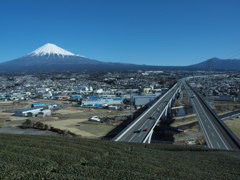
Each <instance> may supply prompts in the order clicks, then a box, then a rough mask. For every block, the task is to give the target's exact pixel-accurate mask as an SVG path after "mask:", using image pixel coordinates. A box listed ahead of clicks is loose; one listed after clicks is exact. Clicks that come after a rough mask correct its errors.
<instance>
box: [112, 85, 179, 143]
mask: <svg viewBox="0 0 240 180" xmlns="http://www.w3.org/2000/svg"><path fill="white" fill-rule="evenodd" d="M180 84H181V82H178V83H176V84H175V85H174V86H173V87H172V88H171V89H170V90H168V91H167V92H166V93H165V94H164V95H163V96H162V97H161V98H160V99H159V100H158V101H157V102H156V103H155V104H153V105H152V106H151V107H150V108H149V109H147V110H146V111H145V112H144V113H143V114H142V115H141V116H140V117H139V118H137V119H136V120H135V121H134V122H133V123H131V124H130V125H129V126H127V127H126V128H125V129H124V130H123V131H122V132H121V133H120V134H119V135H118V136H117V137H116V138H115V139H114V140H115V141H125V142H143V141H144V139H145V138H146V136H147V135H148V133H149V131H150V130H151V129H152V128H153V126H155V125H156V123H157V121H158V120H159V118H160V115H162V114H163V113H164V110H165V108H167V105H168V103H169V101H170V100H171V98H172V97H173V95H174V94H175V92H176V91H177V90H178V89H179V87H180Z"/></svg>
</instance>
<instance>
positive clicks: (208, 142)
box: [191, 100, 213, 148]
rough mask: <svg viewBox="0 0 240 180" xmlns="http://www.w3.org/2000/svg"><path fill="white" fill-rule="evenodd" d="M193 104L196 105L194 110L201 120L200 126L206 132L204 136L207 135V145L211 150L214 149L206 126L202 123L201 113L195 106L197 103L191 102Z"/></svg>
mask: <svg viewBox="0 0 240 180" xmlns="http://www.w3.org/2000/svg"><path fill="white" fill-rule="evenodd" d="M191 102H192V104H193V105H194V106H193V107H194V109H195V111H196V113H197V117H198V118H199V124H200V126H201V127H202V130H203V131H204V133H203V134H204V135H205V138H206V141H207V144H208V145H209V146H210V148H213V145H212V142H211V140H210V138H209V136H208V133H207V131H206V129H205V126H204V125H203V123H202V120H201V118H200V114H199V112H198V111H197V110H196V108H195V107H196V105H195V102H194V101H193V100H191Z"/></svg>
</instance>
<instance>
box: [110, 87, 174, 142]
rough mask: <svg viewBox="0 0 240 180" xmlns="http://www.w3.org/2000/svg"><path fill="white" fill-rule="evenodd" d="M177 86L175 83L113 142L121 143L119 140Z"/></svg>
mask: <svg viewBox="0 0 240 180" xmlns="http://www.w3.org/2000/svg"><path fill="white" fill-rule="evenodd" d="M176 85H177V83H175V85H174V86H173V87H171V88H170V89H169V90H168V91H167V92H166V93H165V94H164V95H163V96H161V97H160V98H159V99H158V100H157V101H156V102H155V103H154V104H153V105H152V106H151V107H149V108H148V109H146V110H145V111H144V112H143V113H142V115H140V116H139V117H138V118H137V119H135V120H134V121H132V122H131V123H130V124H129V125H128V126H127V127H126V128H124V129H123V130H122V131H121V132H120V133H119V135H117V136H115V137H114V138H113V139H112V140H113V141H119V139H120V138H121V137H122V136H124V135H125V134H126V133H127V132H128V131H129V129H131V128H132V127H133V126H134V125H135V124H136V123H137V122H138V121H140V120H141V118H142V117H143V116H144V115H145V114H147V113H148V112H149V111H150V110H151V109H152V108H153V107H155V105H156V104H158V103H159V102H160V101H161V100H162V99H163V98H164V97H165V96H166V95H167V94H168V93H169V92H170V91H171V90H172V89H174V87H175V86H176Z"/></svg>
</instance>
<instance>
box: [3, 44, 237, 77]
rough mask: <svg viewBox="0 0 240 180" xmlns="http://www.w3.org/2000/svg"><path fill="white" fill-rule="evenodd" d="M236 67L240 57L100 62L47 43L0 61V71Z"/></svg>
mask: <svg viewBox="0 0 240 180" xmlns="http://www.w3.org/2000/svg"><path fill="white" fill-rule="evenodd" d="M166 69H169V70H173V69H176V70H177V69H179V70H208V69H210V70H240V60H233V59H229V60H220V59H218V58H212V59H209V60H207V61H204V62H201V63H199V64H195V65H190V66H150V65H136V64H128V63H112V62H102V61H98V60H94V59H90V58H86V57H83V56H81V55H77V54H74V53H71V52H69V51H67V50H65V49H62V48H60V47H58V46H56V45H54V44H50V43H47V44H45V45H44V46H42V47H40V48H38V49H36V50H35V51H33V52H31V53H29V54H28V55H26V56H23V57H21V58H17V59H15V60H11V61H7V62H3V63H0V72H2V73H4V72H5V73H8V72H63V71H73V72H75V71H125V70H166Z"/></svg>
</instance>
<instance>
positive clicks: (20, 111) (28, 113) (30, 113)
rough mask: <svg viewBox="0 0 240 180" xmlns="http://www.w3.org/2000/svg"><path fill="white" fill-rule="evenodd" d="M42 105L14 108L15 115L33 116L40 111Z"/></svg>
mask: <svg viewBox="0 0 240 180" xmlns="http://www.w3.org/2000/svg"><path fill="white" fill-rule="evenodd" d="M42 109H43V108H42V107H33V108H29V109H17V110H15V116H21V117H35V116H37V114H38V113H39V112H41V110H42Z"/></svg>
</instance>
